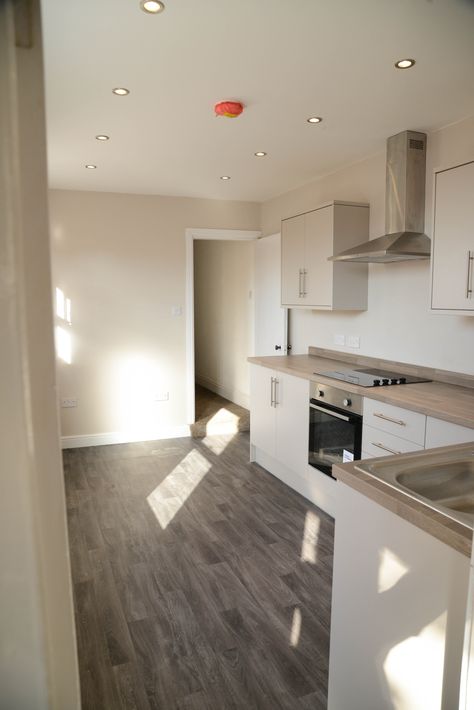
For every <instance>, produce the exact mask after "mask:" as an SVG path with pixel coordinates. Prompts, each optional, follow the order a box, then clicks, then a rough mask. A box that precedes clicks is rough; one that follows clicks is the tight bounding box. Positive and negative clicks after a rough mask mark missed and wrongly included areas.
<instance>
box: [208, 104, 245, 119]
mask: <svg viewBox="0 0 474 710" xmlns="http://www.w3.org/2000/svg"><path fill="white" fill-rule="evenodd" d="M243 110H244V105H243V104H241V103H240V101H220V102H219V103H218V104H216V105H215V106H214V111H215V112H216V116H225V117H226V118H237V116H240V114H241V113H242V111H243Z"/></svg>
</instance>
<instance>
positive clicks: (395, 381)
mask: <svg viewBox="0 0 474 710" xmlns="http://www.w3.org/2000/svg"><path fill="white" fill-rule="evenodd" d="M390 384H391V385H398V380H397V378H396V377H392V379H391V380H390Z"/></svg>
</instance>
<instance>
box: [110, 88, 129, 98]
mask: <svg viewBox="0 0 474 710" xmlns="http://www.w3.org/2000/svg"><path fill="white" fill-rule="evenodd" d="M112 93H113V94H117V96H126V95H127V94H129V93H130V90H129V89H125V88H124V87H123V86H119V87H117V88H116V89H112Z"/></svg>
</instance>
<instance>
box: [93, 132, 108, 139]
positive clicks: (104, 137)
mask: <svg viewBox="0 0 474 710" xmlns="http://www.w3.org/2000/svg"><path fill="white" fill-rule="evenodd" d="M95 139H96V141H108V140H110V136H106V135H104V134H103V133H100V134H99V135H98V136H96V137H95Z"/></svg>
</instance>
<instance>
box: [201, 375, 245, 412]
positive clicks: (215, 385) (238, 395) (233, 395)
mask: <svg viewBox="0 0 474 710" xmlns="http://www.w3.org/2000/svg"><path fill="white" fill-rule="evenodd" d="M196 382H197V384H198V385H201V387H205V388H206V389H208V390H210V391H211V392H215V394H220V396H221V397H224V398H225V399H228V400H229V401H230V402H234V404H238V405H239V406H240V407H244V408H245V409H249V407H250V401H249V395H248V394H245V392H242V391H241V390H238V389H234V388H233V387H232V388H231V387H226V386H225V385H221V384H219V382H215V381H214V380H212V379H211V378H210V377H206V376H205V375H199V374H196Z"/></svg>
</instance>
